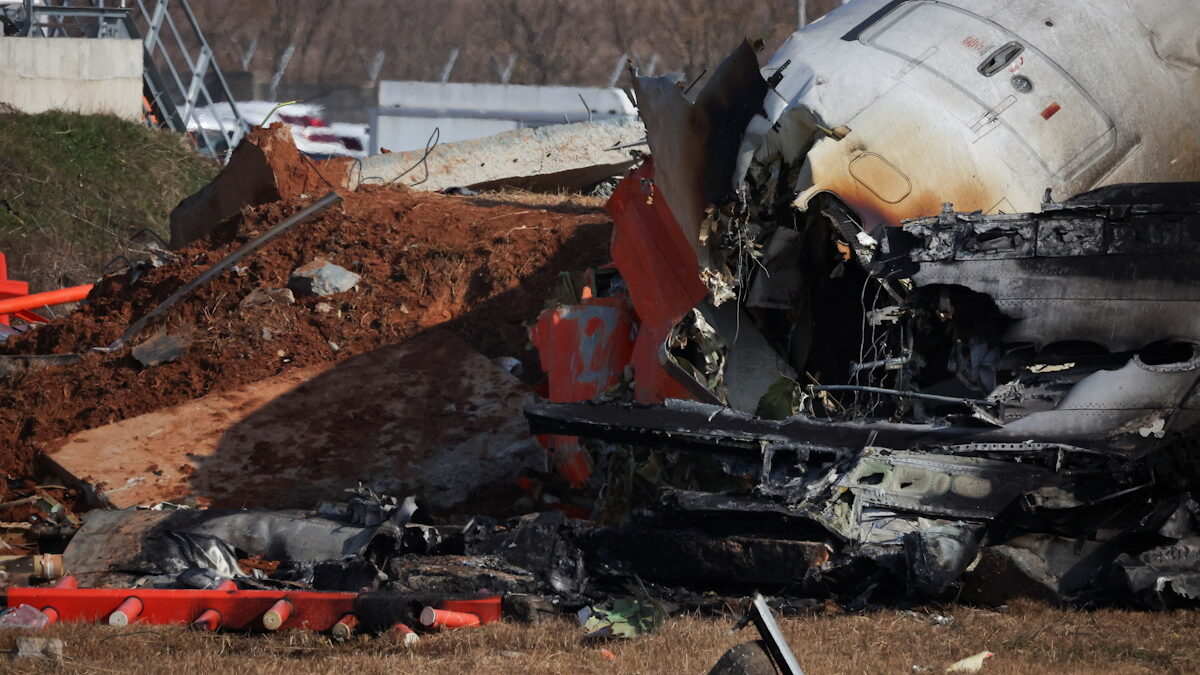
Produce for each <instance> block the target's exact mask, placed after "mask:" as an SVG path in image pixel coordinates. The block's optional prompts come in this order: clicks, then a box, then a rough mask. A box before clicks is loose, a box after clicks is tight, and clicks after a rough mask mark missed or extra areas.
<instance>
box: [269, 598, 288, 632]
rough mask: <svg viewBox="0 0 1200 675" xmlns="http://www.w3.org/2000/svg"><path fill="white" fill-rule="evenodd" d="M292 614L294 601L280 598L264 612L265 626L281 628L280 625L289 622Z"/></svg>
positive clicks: (273, 628)
mask: <svg viewBox="0 0 1200 675" xmlns="http://www.w3.org/2000/svg"><path fill="white" fill-rule="evenodd" d="M291 615H292V603H290V602H288V601H287V600H279V601H278V602H276V603H275V604H273V605H271V609H268V610H267V611H266V613H264V614H263V619H262V622H263V627H264V628H266V629H267V630H279V627H280V626H282V625H283V624H284V623H285V622H287V620H288V617H290V616H291Z"/></svg>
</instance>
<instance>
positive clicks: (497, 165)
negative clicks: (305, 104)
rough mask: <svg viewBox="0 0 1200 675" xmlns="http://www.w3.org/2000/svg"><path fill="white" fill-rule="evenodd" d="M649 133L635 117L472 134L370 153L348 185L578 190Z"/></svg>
mask: <svg viewBox="0 0 1200 675" xmlns="http://www.w3.org/2000/svg"><path fill="white" fill-rule="evenodd" d="M645 137H646V130H645V128H644V127H643V126H642V123H641V121H640V120H636V119H624V118H622V119H610V120H601V121H598V122H579V123H576V124H556V125H551V126H545V127H538V128H527V129H517V130H515V131H506V132H504V133H500V134H496V135H495V136H489V137H487V138H480V139H475V140H470V141H459V142H457V143H445V144H442V145H438V146H437V147H435V148H433V150H431V151H430V152H429V156H428V157H426V156H425V155H426V153H425V150H424V149H421V150H412V151H409V152H394V153H387V154H383V155H374V156H372V157H368V158H366V159H364V160H362V161H361V162H359V163H357V164H355V165H354V166H352V167H351V168H350V175H349V182H348V186H349V187H350V188H351V189H357V188H358V186H359V185H390V184H393V183H394V184H399V185H406V186H410V187H414V188H420V189H421V190H431V191H439V190H445V189H446V188H451V187H471V188H476V189H496V188H500V187H516V188H521V189H525V190H532V191H560V190H572V189H574V190H578V189H581V188H585V187H590V186H592V185H595V184H596V183H599V182H600V181H602V180H604V179H606V178H609V177H611V176H616V175H618V174H620V173H622V172H623V171H625V170H626V169H628V168H630V167H631V166H633V162H634V159H633V157H632V156H631V155H630V152H629V150H628V149H614V148H617V147H619V146H627V145H629V144H631V143H637V142H638V141H640V140H642V139H644V138H645Z"/></svg>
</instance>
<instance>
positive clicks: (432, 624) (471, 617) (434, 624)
mask: <svg viewBox="0 0 1200 675" xmlns="http://www.w3.org/2000/svg"><path fill="white" fill-rule="evenodd" d="M421 625H423V626H425V627H427V628H443V629H444V628H469V627H473V626H478V625H479V617H478V616H477V615H475V614H469V613H467V612H452V611H450V610H448V609H434V608H432V607H426V608H425V609H422V610H421Z"/></svg>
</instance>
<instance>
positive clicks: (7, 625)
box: [0, 600, 50, 630]
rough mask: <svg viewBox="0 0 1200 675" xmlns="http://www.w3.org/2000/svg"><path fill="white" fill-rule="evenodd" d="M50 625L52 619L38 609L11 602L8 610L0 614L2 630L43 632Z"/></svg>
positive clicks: (0, 627)
mask: <svg viewBox="0 0 1200 675" xmlns="http://www.w3.org/2000/svg"><path fill="white" fill-rule="evenodd" d="M49 624H50V619H49V617H47V616H46V615H45V614H44V613H42V612H41V611H40V610H38V608H37V607H33V606H31V605H27V604H24V603H20V602H12V601H11V600H10V601H9V605H8V609H6V610H4V612H3V613H0V629H13V628H17V629H27V630H41V629H43V628H45V627H46V626H47V625H49Z"/></svg>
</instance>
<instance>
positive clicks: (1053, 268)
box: [904, 184, 1200, 351]
mask: <svg viewBox="0 0 1200 675" xmlns="http://www.w3.org/2000/svg"><path fill="white" fill-rule="evenodd" d="M1188 185H1190V186H1191V188H1192V190H1193V193H1192V194H1193V195H1194V196H1193V199H1194V200H1196V201H1198V202H1200V186H1198V185H1196V184H1188ZM1116 194H1117V193H1116V192H1110V196H1112V195H1116ZM904 230H905V232H907V233H909V234H911V235H913V236H914V237H915V238H916V240H917V241H918V242H919V243H918V244H917V245H916V246H915V247H914V248H913V249H912V250H911V252H910V257H911V259H912V260H913V261H915V262H918V263H919V264H920V265H919V269H918V270H917V271H916V272H915V273H914V274H912V279H913V282H914V283H915V284H916V285H917V286H918V287H932V286H962V287H965V288H969V289H971V290H972V291H975V292H978V293H983V294H986V295H987V296H989V297H990V298H992V299H993V300H994V301H995V304H996V306H997V308H998V309H999V310H1000V311H1001V312H1002V313H1004V314H1005V315H1006V316H1008V317H1010V318H1012V319H1015V321H1014V322H1013V323H1012V324H1011V325H1010V328H1009V330H1008V332H1007V334H1006V335H1005V336H1004V338H1005V339H1006V340H1008V341H1010V342H1028V343H1031V344H1034V345H1038V346H1039V347H1040V346H1044V345H1047V344H1052V343H1055V342H1063V341H1068V340H1079V341H1089V342H1095V343H1097V344H1101V345H1103V346H1105V347H1107V348H1108V349H1110V350H1113V351H1127V350H1135V349H1139V348H1141V347H1142V346H1144V345H1147V344H1149V343H1151V342H1155V341H1158V340H1167V339H1174V338H1178V337H1186V336H1197V337H1200V267H1198V266H1197V265H1196V264H1195V263H1194V259H1195V255H1196V253H1197V252H1200V204H1153V203H1149V204H1099V203H1097V202H1096V201H1094V200H1090V199H1089V200H1079V201H1074V202H1068V203H1065V204H1057V205H1047V207H1046V209H1045V210H1044V211H1043V212H1041V213H1035V214H1019V215H998V216H986V215H980V214H963V213H958V214H946V213H944V214H941V215H939V216H937V217H932V218H923V219H918V220H915V221H910V222H907V223H905V225H904Z"/></svg>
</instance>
